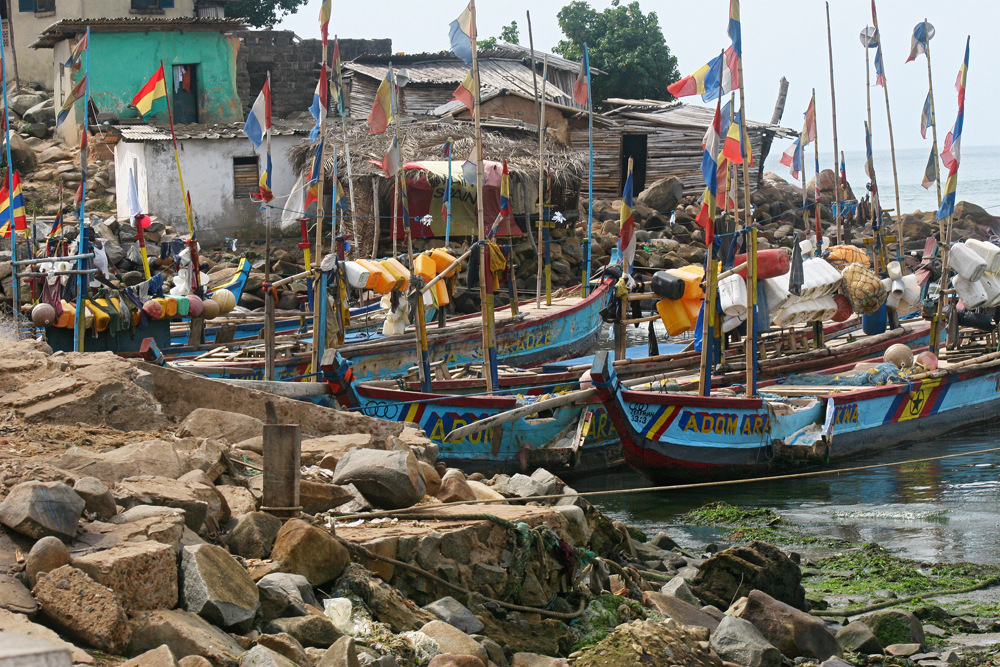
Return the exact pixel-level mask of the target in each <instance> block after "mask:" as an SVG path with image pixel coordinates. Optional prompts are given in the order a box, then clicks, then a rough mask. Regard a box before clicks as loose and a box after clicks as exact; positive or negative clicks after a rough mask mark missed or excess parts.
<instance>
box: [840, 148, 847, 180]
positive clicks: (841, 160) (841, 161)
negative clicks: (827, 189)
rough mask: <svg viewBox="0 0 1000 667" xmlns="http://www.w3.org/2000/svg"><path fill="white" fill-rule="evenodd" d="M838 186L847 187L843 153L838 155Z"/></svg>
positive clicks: (845, 164)
mask: <svg viewBox="0 0 1000 667" xmlns="http://www.w3.org/2000/svg"><path fill="white" fill-rule="evenodd" d="M840 187H842V188H846V187H847V163H846V162H844V155H843V153H841V155H840Z"/></svg>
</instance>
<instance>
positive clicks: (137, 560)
mask: <svg viewBox="0 0 1000 667" xmlns="http://www.w3.org/2000/svg"><path fill="white" fill-rule="evenodd" d="M176 553H177V552H176V550H175V548H174V547H173V546H171V545H169V544H163V543H161V542H158V541H152V540H147V541H144V542H131V543H125V544H119V545H117V546H114V547H112V548H110V549H108V550H106V551H97V552H94V553H89V554H85V555H83V556H80V557H79V558H76V559H74V560H73V565H74V567H77V568H79V569H81V570H83V571H84V572H86V573H87V574H88V575H89V576H90V578H91V579H93V580H94V581H96V582H98V583H99V584H102V585H104V586H107V587H108V588H110V589H111V590H112V591H114V592H115V593H116V594H117V595H118V598H119V599H120V600H121V602H122V606H123V607H124V608H125V611H126V612H128V613H130V614H132V613H135V612H137V611H145V610H152V609H173V608H174V607H175V606H177V591H178V578H177V560H176Z"/></svg>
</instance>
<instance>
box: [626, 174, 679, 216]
mask: <svg viewBox="0 0 1000 667" xmlns="http://www.w3.org/2000/svg"><path fill="white" fill-rule="evenodd" d="M683 197H684V184H683V183H682V182H681V179H679V178H677V177H676V176H667V177H666V178H661V179H660V180H658V181H656V182H654V183H653V184H652V185H650V186H649V187H648V188H646V189H645V190H643V191H642V192H640V193H639V196H638V197H636V198H635V201H636V202H638V203H639V204H642V205H643V206H648V207H649V208H651V209H653V210H656V211H662V212H664V213H668V214H669V213H670V212H671V211H673V210H674V209H675V208H677V205H678V204H679V203H681V199H682V198H683Z"/></svg>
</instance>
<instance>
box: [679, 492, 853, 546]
mask: <svg viewBox="0 0 1000 667" xmlns="http://www.w3.org/2000/svg"><path fill="white" fill-rule="evenodd" d="M683 522H684V523H688V524H692V525H696V526H712V527H715V528H727V529H728V530H727V532H726V534H725V538H726V539H727V540H733V541H738V542H752V541H754V540H761V541H763V542H770V543H771V544H816V543H818V542H824V543H827V544H830V545H837V544H841V542H840V541H838V540H822V539H820V538H818V537H816V536H814V535H807V534H805V533H802V532H801V531H797V530H795V529H794V528H793V527H792V526H791V525H790V524H788V523H787V522H785V521H784V519H782V518H781V516H780V515H778V513H777V512H775V511H774V510H772V509H770V508H767V507H736V506H733V505H730V504H729V503H727V502H725V501H721V500H720V501H718V502H714V503H708V504H706V505H703V506H701V507H699V508H698V509H696V510H691V511H690V512H688V513H687V514H685V515H684V517H683Z"/></svg>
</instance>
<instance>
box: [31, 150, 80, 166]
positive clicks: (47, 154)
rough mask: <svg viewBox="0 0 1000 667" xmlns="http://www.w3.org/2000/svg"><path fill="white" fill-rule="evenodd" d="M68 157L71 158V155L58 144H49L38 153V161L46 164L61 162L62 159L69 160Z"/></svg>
mask: <svg viewBox="0 0 1000 667" xmlns="http://www.w3.org/2000/svg"><path fill="white" fill-rule="evenodd" d="M70 158H72V156H71V155H70V154H69V153H67V152H66V151H65V150H64V149H62V148H60V147H59V146H49V147H48V148H46V149H45V150H44V151H42V152H41V153H39V154H38V163H39V164H46V163H48V162H62V161H63V160H69V159H70Z"/></svg>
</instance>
